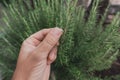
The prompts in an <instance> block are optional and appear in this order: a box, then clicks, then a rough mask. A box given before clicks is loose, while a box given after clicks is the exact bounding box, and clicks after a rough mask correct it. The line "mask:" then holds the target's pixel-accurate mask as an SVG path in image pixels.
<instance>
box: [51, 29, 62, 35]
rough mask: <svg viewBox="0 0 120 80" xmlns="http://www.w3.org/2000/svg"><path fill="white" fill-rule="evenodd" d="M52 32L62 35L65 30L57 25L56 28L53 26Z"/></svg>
mask: <svg viewBox="0 0 120 80" xmlns="http://www.w3.org/2000/svg"><path fill="white" fill-rule="evenodd" d="M52 33H53V34H54V35H55V36H60V35H61V34H62V33H63V30H62V29H61V28H58V27H56V28H53V30H52Z"/></svg>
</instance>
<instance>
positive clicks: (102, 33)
mask: <svg viewBox="0 0 120 80" xmlns="http://www.w3.org/2000/svg"><path fill="white" fill-rule="evenodd" d="M77 1H78V0H47V1H46V0H34V2H33V3H32V4H31V2H30V1H29V0H26V1H24V0H17V1H14V0H13V1H12V2H11V4H9V5H6V6H7V10H4V11H3V13H4V16H5V17H4V18H3V20H4V21H5V23H6V25H7V26H4V28H2V30H3V35H0V40H1V42H0V47H1V49H0V70H1V72H2V77H3V80H10V78H11V76H12V74H13V71H14V69H15V66H16V61H17V57H18V53H19V49H20V46H21V44H22V42H23V41H24V40H25V39H26V38H27V37H29V36H30V35H31V34H33V33H35V32H36V31H39V30H41V29H43V28H51V27H60V28H62V29H63V30H64V35H63V36H62V38H61V40H60V47H59V51H58V58H57V60H56V61H55V63H54V64H53V65H52V72H53V73H54V78H55V80H112V79H111V78H110V77H109V78H105V79H102V78H100V76H95V73H94V72H95V71H100V70H104V69H108V68H110V67H111V64H112V63H113V62H114V61H115V60H116V59H117V57H118V56H119V54H120V52H119V48H120V32H119V26H120V20H119V19H118V17H119V15H117V16H116V17H115V18H114V20H113V21H112V23H111V24H109V25H107V26H105V27H104V26H103V24H104V21H105V19H106V15H107V10H106V12H105V13H104V15H102V18H101V19H100V20H99V21H98V15H99V13H98V7H99V6H98V4H99V2H100V0H94V2H93V6H92V8H91V10H90V14H89V16H88V18H86V10H85V9H84V8H83V7H82V6H78V5H77ZM51 79H52V78H51ZM116 80H119V79H116Z"/></svg>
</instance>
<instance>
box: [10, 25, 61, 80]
mask: <svg viewBox="0 0 120 80" xmlns="http://www.w3.org/2000/svg"><path fill="white" fill-rule="evenodd" d="M62 34H63V30H62V29H60V28H57V27H56V28H50V29H43V30H40V31H38V32H36V33H34V34H32V35H31V36H30V37H29V38H27V39H26V40H25V41H24V42H23V44H22V46H21V50H20V53H19V57H18V61H17V66H16V69H15V72H14V74H13V78H12V80H49V76H50V67H51V63H52V62H53V61H54V60H55V59H56V57H57V47H58V45H59V39H60V37H61V35H62Z"/></svg>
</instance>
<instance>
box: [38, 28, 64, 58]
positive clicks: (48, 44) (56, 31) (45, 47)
mask: <svg viewBox="0 0 120 80" xmlns="http://www.w3.org/2000/svg"><path fill="white" fill-rule="evenodd" d="M62 33H63V30H62V29H60V28H52V29H51V31H50V32H49V33H48V34H47V36H46V37H45V38H44V40H43V41H42V42H41V43H40V44H39V45H38V47H37V52H39V58H41V57H42V58H47V57H48V54H49V53H50V51H51V50H52V49H53V47H54V46H55V45H57V43H58V41H59V39H60V37H61V35H62Z"/></svg>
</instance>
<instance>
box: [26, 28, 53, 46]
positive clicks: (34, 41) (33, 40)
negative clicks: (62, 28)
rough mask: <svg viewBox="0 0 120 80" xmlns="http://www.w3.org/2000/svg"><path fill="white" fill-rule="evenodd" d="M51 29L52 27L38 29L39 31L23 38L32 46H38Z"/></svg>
mask: <svg viewBox="0 0 120 80" xmlns="http://www.w3.org/2000/svg"><path fill="white" fill-rule="evenodd" d="M51 29H52V28H49V29H43V30H40V31H38V32H36V33H34V34H32V35H31V36H30V37H29V38H27V39H26V40H25V42H27V43H29V44H31V45H33V46H38V45H39V44H40V42H41V41H42V40H43V39H44V37H45V36H46V35H47V34H48V33H49V31H50V30H51Z"/></svg>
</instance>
